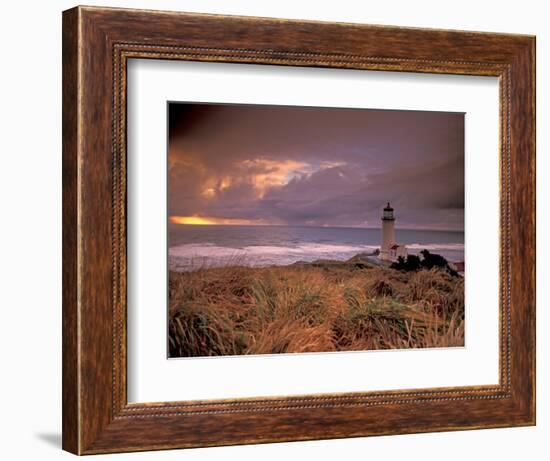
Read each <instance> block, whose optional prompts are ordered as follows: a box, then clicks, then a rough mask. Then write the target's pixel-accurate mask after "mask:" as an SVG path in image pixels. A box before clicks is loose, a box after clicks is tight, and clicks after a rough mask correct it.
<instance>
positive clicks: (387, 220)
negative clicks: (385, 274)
mask: <svg viewBox="0 0 550 461" xmlns="http://www.w3.org/2000/svg"><path fill="white" fill-rule="evenodd" d="M399 256H403V257H406V256H407V247H406V246H405V245H399V244H397V243H396V242H395V216H394V214H393V208H392V207H391V206H390V202H388V204H387V205H386V207H385V208H384V210H383V211H382V245H381V246H380V256H379V257H380V259H383V260H386V261H395V260H396V259H397V258H398V257H399Z"/></svg>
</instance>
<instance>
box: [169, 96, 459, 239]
mask: <svg viewBox="0 0 550 461" xmlns="http://www.w3.org/2000/svg"><path fill="white" fill-rule="evenodd" d="M169 123H170V125H169V126H170V129H169V207H170V210H169V212H170V215H174V216H203V217H212V218H219V219H226V220H227V219H228V220H245V221H246V220H251V221H253V222H256V221H257V222H267V223H279V224H306V225H339V226H372V227H377V226H379V219H380V212H381V208H382V207H383V206H384V205H385V203H386V202H387V201H390V202H391V203H392V205H393V206H394V208H395V209H396V214H397V216H398V226H400V227H425V228H447V229H463V226H464V211H463V208H464V116H463V114H456V113H443V112H417V111H381V110H364V109H359V110H358V109H323V108H306V107H286V106H247V105H214V104H170V106H169Z"/></svg>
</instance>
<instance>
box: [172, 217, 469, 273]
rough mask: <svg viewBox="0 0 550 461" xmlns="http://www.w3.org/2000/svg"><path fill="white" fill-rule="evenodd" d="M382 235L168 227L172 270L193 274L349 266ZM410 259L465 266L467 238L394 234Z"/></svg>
mask: <svg viewBox="0 0 550 461" xmlns="http://www.w3.org/2000/svg"><path fill="white" fill-rule="evenodd" d="M381 232H382V231H381V229H360V228H346V227H306V226H234V225H232V226H224V225H210V226H208V225H178V224H169V227H168V246H169V248H168V265H169V268H170V269H171V270H175V271H189V270H195V269H199V268H204V267H219V266H226V265H247V266H272V265H277V266H283V265H288V264H292V263H295V262H297V261H309V262H310V261H314V260H316V259H335V260H346V259H349V258H351V257H352V256H355V255H356V254H357V253H361V252H372V251H374V250H375V249H377V248H379V247H380V240H381ZM395 233H396V239H397V242H398V243H400V244H406V245H407V249H408V252H409V254H411V253H412V254H417V253H419V252H420V251H421V250H423V249H427V250H429V251H430V252H432V253H437V254H440V255H442V256H444V257H445V258H446V259H447V260H448V261H452V262H458V261H464V232H452V231H434V230H417V229H415V230H412V229H396V230H395Z"/></svg>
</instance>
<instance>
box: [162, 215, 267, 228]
mask: <svg viewBox="0 0 550 461" xmlns="http://www.w3.org/2000/svg"><path fill="white" fill-rule="evenodd" d="M170 222H171V223H173V224H188V225H202V226H205V225H206V226H216V225H226V226H228V225H229V226H231V225H234V226H239V225H240V226H243V225H256V226H262V225H266V224H268V223H267V222H265V221H263V220H259V219H231V218H213V217H204V216H170Z"/></svg>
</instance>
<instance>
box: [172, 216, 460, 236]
mask: <svg viewBox="0 0 550 461" xmlns="http://www.w3.org/2000/svg"><path fill="white" fill-rule="evenodd" d="M168 221H169V224H172V225H174V226H186V227H221V226H225V227H312V228H317V229H366V230H381V229H382V227H371V226H338V225H330V226H328V225H315V224H258V223H248V224H228V223H193V224H191V223H187V224H185V223H175V222H173V221H170V219H169V220H168ZM395 230H396V231H399V230H417V231H432V232H462V233H464V229H452V228H433V227H396V229H395Z"/></svg>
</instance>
